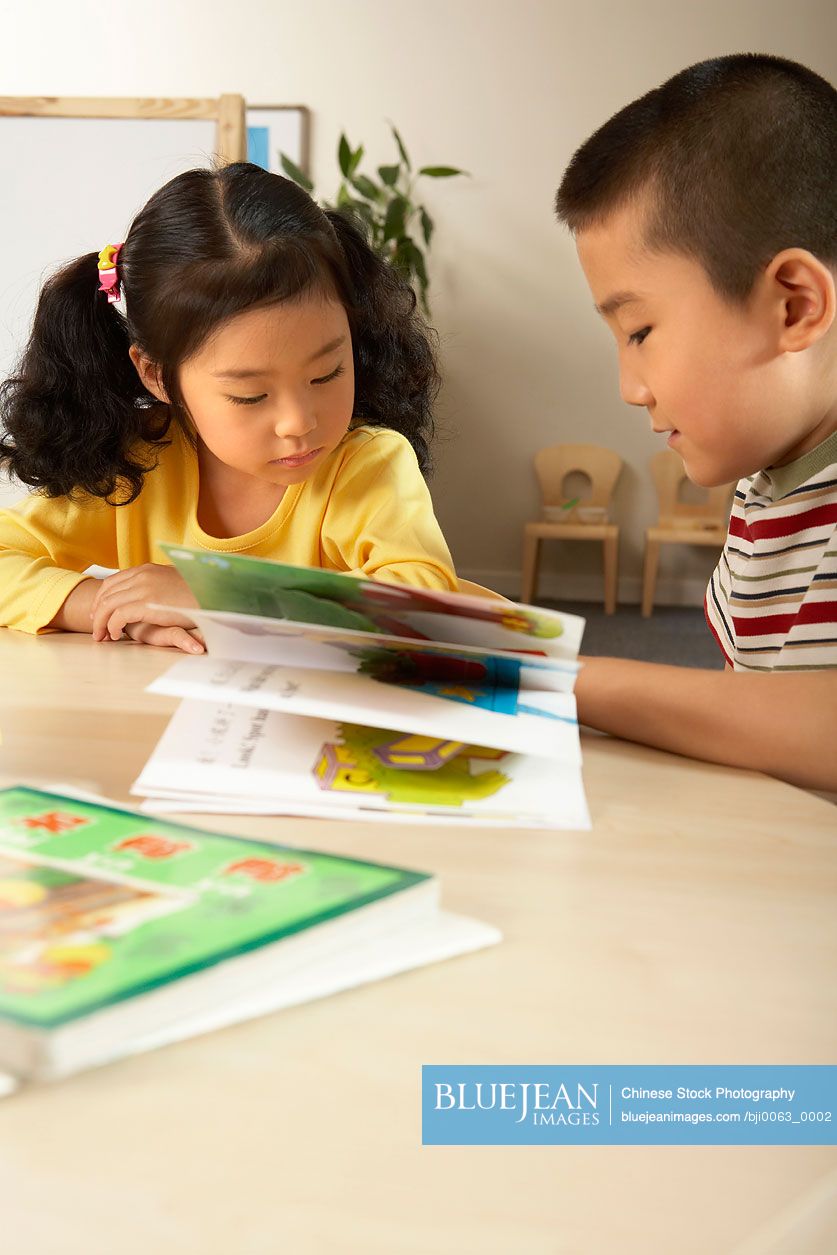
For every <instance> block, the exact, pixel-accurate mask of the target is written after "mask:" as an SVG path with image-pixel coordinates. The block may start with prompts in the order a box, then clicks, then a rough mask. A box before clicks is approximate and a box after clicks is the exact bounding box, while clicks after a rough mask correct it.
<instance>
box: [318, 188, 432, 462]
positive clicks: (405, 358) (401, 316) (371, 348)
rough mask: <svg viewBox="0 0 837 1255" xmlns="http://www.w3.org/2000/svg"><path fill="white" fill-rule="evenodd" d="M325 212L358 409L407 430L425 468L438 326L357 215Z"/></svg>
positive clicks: (367, 417)
mask: <svg viewBox="0 0 837 1255" xmlns="http://www.w3.org/2000/svg"><path fill="white" fill-rule="evenodd" d="M326 217H327V218H328V220H329V222H330V223H331V226H332V229H333V230H334V233H335V235H336V236H337V239H338V242H339V244H340V248H341V251H342V253H343V256H344V258H345V261H346V266H347V269H348V271H349V274H350V277H351V282H352V287H353V292H352V302H351V308H350V309H349V310H348V311H347V312H348V313H349V316H350V319H351V321H352V324H353V325H352V341H353V345H354V354H355V416H356V417H357V418H360V419H362V420H363V421H364V422H365V423H368V424H369V425H370V426H373V427H389V428H392V430H393V431H397V432H400V433H401V435H403V436H406V437H407V439H408V440H409V441H410V444H411V445H412V446H413V449H414V450H415V453H416V457H417V459H418V463H419V466H420V467H421V469H422V472H423V473H425V474H427V473H428V472H429V470H430V466H431V459H430V441H431V439H432V437H433V429H434V424H433V405H434V402H435V400H436V396H437V394H438V392H439V387H440V383H441V380H440V377H439V371H438V367H437V364H436V352H435V333H434V332H433V331H432V330H431V329H430V327H428V326H427V324H426V323H425V321H424V319H423V318H422V317H421V314H420V313H419V312H418V308H417V301H416V296H415V293H414V292H413V289H412V288H411V287H410V285H409V284H408V283H407V281H406V280H405V279H404V278H403V277H402V276H401V275H400V274H399V273H398V271H397V270H395V269H394V268H393V267H392V266H390V265H388V264H387V263H386V262H385V261H384V260H383V259H382V258H381V257H379V256H378V255H377V253H375V252H374V250H373V249H372V248H371V247H370V245H369V244H368V243H367V241H366V239H365V238H364V236H363V233H362V231H361V230H360V228H359V226H358V225H356V222H355V220H354V219H350V218H349V217H347V216H346V215H344V214H343V213H341V212H340V211H338V210H327V211H326Z"/></svg>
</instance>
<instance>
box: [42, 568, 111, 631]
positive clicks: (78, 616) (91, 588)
mask: <svg viewBox="0 0 837 1255" xmlns="http://www.w3.org/2000/svg"><path fill="white" fill-rule="evenodd" d="M100 587H101V581H100V580H95V579H93V578H90V579H86V580H82V582H81V583H80V584H76V586H75V588H74V589H73V591H72V592H71V593H70V594H69V596H68V597H67V598H66V599H65V601H64V604H63V605H62V606H61V609H60V610H59V611H58V613H57V614H56V615H55V617H54V618H53V619H52V620H51V622H50V623H49V625H48V626H49V627H52V628H59V629H61V630H62V631H64V632H92V630H93V625H92V623H91V621H90V611H91V609H92V606H93V598H94V597H95V596H96V593H97V592H98V591H99V589H100Z"/></svg>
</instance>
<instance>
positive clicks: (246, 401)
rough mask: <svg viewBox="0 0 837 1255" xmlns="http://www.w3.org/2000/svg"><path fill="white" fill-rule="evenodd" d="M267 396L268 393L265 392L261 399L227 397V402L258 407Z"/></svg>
mask: <svg viewBox="0 0 837 1255" xmlns="http://www.w3.org/2000/svg"><path fill="white" fill-rule="evenodd" d="M266 396H267V393H266V392H263V393H262V395H261V396H260V397H227V400H228V401H232V403H233V405H258V403H259V401H264V399H265V397H266Z"/></svg>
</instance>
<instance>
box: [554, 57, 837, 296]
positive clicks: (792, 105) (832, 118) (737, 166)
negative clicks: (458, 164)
mask: <svg viewBox="0 0 837 1255" xmlns="http://www.w3.org/2000/svg"><path fill="white" fill-rule="evenodd" d="M646 198H647V202H648V205H649V212H648V216H647V219H646V222H645V232H644V243H645V244H646V245H647V246H648V247H650V248H651V249H659V250H662V251H671V252H677V253H681V254H685V255H686V256H688V257H692V258H693V259H694V260H696V261H698V262H699V263H700V264H701V265H702V266H703V268H704V269H705V270H706V272H707V274H708V276H709V278H710V280H711V282H712V283H713V285H714V286H715V288H716V290H717V291H718V292H720V293H721V294H722V295H724V296H726V297H728V298H729V299H731V300H733V301H738V302H743V301H745V300H746V298H747V297H748V296H749V294H750V292H751V291H752V287H753V283H754V282H755V280H756V276H757V275H758V273H759V270H760V269H761V268H762V267H764V266H766V265H767V264H768V263H769V262H770V260H771V258H773V257H775V256H776V254H777V253H779V252H781V251H782V250H783V249H785V248H804V249H807V250H808V251H809V252H811V253H813V254H814V256H816V257H818V258H819V259H820V261H823V262H825V263H826V264H829V265H834V264H835V263H837V91H835V89H834V88H833V87H832V86H831V84H830V83H828V82H826V80H825V79H823V78H820V76H819V75H818V74H815V73H814V72H813V70H809V69H806V67H805V66H803V65H798V64H797V63H796V62H795V61H787V60H785V59H783V58H782V57H772V56H767V55H761V54H757V53H736V54H734V55H732V56H728V57H717V58H715V59H713V60H711V61H702V62H700V63H699V64H698V65H692V66H690V67H689V68H688V69H686V70H682V71H681V72H680V73H679V74H675V76H674V77H673V78H670V79H669V80H668V81H667V82H666V83H663V85H662V86H661V87H657V88H655V89H654V90H653V91H650V92H648V93H647V95H645V96H642V97H640V99H638V100H634V101H633V102H632V103H631V104H629V105H626V106H625V108H624V109H621V110H620V111H619V112H618V113H617V114H615V115H614V116H613V117H612V118H611V119H610V120H609V121H608V122H606V123H605V124H604V126H602V127H601V128H600V129H599V130H598V131H596V133H595V134H594V135H592V136H591V137H590V139H588V140H587V141H586V143H584V144H582V146H581V148H579V150H578V151H577V152H576V154H575V156H574V157H573V159H572V161H571V162H570V164H569V166H568V167H567V170H566V173H565V174H564V178H563V180H562V182H561V186H560V188H559V189H558V194H557V197H556V210H557V213H558V217H559V219H560V220H561V221H562V222H565V223H566V224H567V225H568V226H569V227H570V229H571V230H572V231H574V232H576V231H583V230H585V229H586V228H587V227H590V226H594V225H596V224H597V223H600V222H602V221H603V220H604V219H605V218H607V217H608V216H609V215H610V214H611V213H612V212H613V211H614V210H616V209H620V208H622V206H624V205H626V204H628V203H629V202H630V201H632V200H639V201H643V200H645V199H646Z"/></svg>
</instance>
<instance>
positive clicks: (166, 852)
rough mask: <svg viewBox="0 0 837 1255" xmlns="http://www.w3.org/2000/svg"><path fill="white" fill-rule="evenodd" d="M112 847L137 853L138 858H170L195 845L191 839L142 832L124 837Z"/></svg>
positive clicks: (191, 848)
mask: <svg viewBox="0 0 837 1255" xmlns="http://www.w3.org/2000/svg"><path fill="white" fill-rule="evenodd" d="M113 848H114V850H129V851H130V852H131V853H132V854H139V856H140V858H155V859H161V858H172V857H173V856H174V855H175V854H181V853H182V852H183V851H184V850H193V849H194V848H195V847H194V845H193V844H192V842H191V841H173V840H172V839H171V837H161V836H158V835H157V834H156V833H153V832H143V833H140V834H139V836H136V837H126V838H125V840H124V841H120V842H118V844H117V845H115V846H114V847H113Z"/></svg>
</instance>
